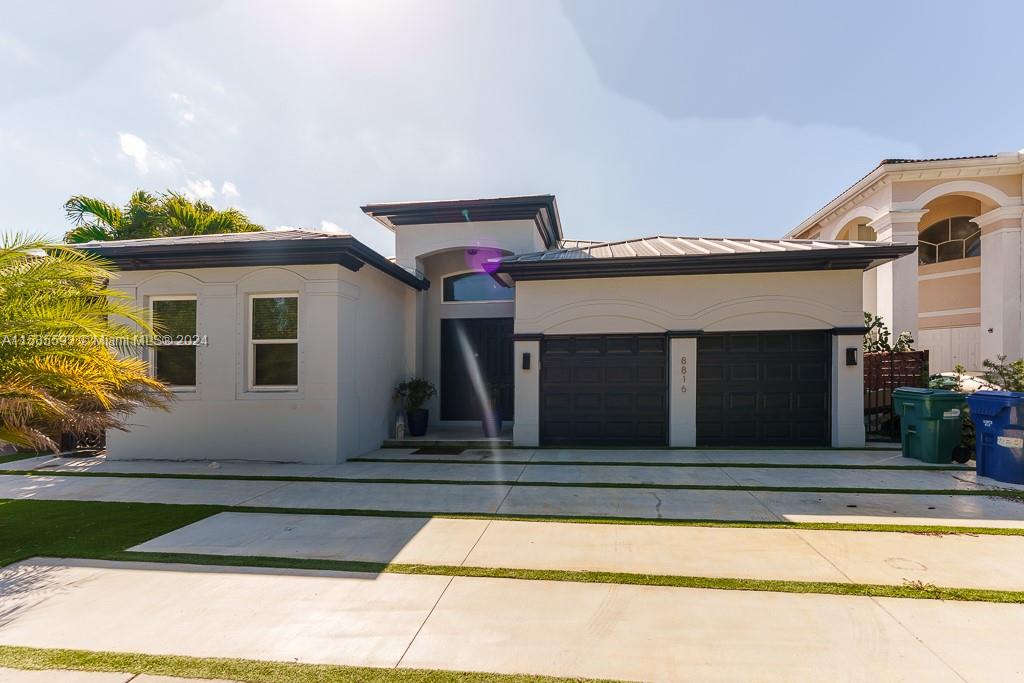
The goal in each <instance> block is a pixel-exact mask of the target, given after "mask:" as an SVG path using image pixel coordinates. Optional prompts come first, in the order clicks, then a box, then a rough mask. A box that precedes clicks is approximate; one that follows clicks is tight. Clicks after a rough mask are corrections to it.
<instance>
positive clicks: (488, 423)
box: [480, 417, 501, 439]
mask: <svg viewBox="0 0 1024 683" xmlns="http://www.w3.org/2000/svg"><path fill="white" fill-rule="evenodd" d="M480 424H481V425H483V429H484V436H485V437H487V438H488V439H493V438H495V437H497V436H498V435H499V434H501V418H500V417H495V418H494V419H493V420H480Z"/></svg>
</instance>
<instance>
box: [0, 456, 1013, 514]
mask: <svg viewBox="0 0 1024 683" xmlns="http://www.w3.org/2000/svg"><path fill="white" fill-rule="evenodd" d="M456 467H458V465H456ZM779 471H780V472H783V471H786V470H779ZM847 472H852V473H854V474H860V471H857V470H849V471H847ZM897 474H899V473H897ZM905 474H907V475H917V474H920V473H918V472H907V473H905ZM924 474H931V473H927V472H926V473H924ZM957 474H959V473H957ZM0 498H13V499H39V500H100V501H122V502H144V503H147V502H148V503H195V504H210V505H244V506H250V507H252V506H256V507H274V508H296V509H344V510H367V511H373V510H384V511H387V510H394V511H406V512H427V513H445V512H448V513H494V512H499V513H502V514H513V515H571V516H583V517H636V518H649V519H659V518H667V519H716V520H733V521H761V522H764V521H780V520H785V521H796V522H848V523H879V524H886V523H888V524H912V525H922V524H925V525H943V526H986V527H1013V528H1024V504H1022V503H1021V502H1018V501H1013V500H1007V499H1004V498H993V497H989V496H977V495H974V496H963V495H943V494H928V495H925V494H888V493H857V494H846V493H814V492H771V491H735V490H691V489H661V488H658V487H657V486H651V487H650V488H607V487H606V488H599V487H568V486H566V487H560V486H509V485H490V484H416V483H392V484H366V483H347V482H282V481H256V480H232V479H223V480H212V479H153V478H126V477H62V476H43V475H41V476H23V475H2V476H0Z"/></svg>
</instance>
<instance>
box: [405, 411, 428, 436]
mask: <svg viewBox="0 0 1024 683" xmlns="http://www.w3.org/2000/svg"><path fill="white" fill-rule="evenodd" d="M429 416H430V411H429V410H427V409H426V408H417V409H416V410H407V411H405V425H406V427H408V428H409V436H423V435H424V434H426V433H427V418H428V417H429Z"/></svg>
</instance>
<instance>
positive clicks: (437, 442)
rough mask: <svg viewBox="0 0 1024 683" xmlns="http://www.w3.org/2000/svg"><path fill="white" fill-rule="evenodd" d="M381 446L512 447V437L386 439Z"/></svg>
mask: <svg viewBox="0 0 1024 683" xmlns="http://www.w3.org/2000/svg"><path fill="white" fill-rule="evenodd" d="M381 448H490V449H502V448H512V439H505V438H497V439H444V438H441V439H430V438H423V437H421V438H418V439H385V440H384V443H382V444H381Z"/></svg>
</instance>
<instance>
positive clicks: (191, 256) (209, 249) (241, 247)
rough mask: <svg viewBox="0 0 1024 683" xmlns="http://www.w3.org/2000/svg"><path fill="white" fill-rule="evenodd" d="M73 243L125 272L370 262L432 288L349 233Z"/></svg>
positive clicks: (243, 234) (421, 286)
mask: <svg viewBox="0 0 1024 683" xmlns="http://www.w3.org/2000/svg"><path fill="white" fill-rule="evenodd" d="M74 247H75V248H77V249H82V250H83V251H86V252H89V253H91V254H96V255H97V256H101V257H103V258H105V259H107V260H109V261H111V262H113V263H114V264H115V265H116V266H117V267H118V268H120V269H122V270H160V269H169V268H216V267H225V266H265V265H282V266H283V265H308V264H319V263H336V264H338V265H341V266H344V267H345V268H348V269H349V270H351V271H357V270H359V269H360V268H362V267H363V266H364V265H370V266H372V267H374V268H376V269H377V270H380V271H381V272H383V273H386V274H387V275H390V276H391V277H393V278H395V279H397V280H399V281H401V282H404V283H405V284H407V285H409V286H411V287H415V288H416V289H427V288H428V287H429V286H430V282H429V281H427V280H426V279H425V278H423V277H420V276H419V275H417V274H415V273H412V272H410V271H408V270H406V269H405V268H402V267H401V266H399V265H397V264H395V263H394V262H392V261H390V260H388V259H386V258H384V257H383V256H381V255H380V254H378V253H377V252H376V251H374V250H373V249H370V248H369V247H367V246H366V245H365V244H363V243H362V242H360V241H359V240H357V239H356V238H355V237H352V235H348V234H345V233H327V232H315V231H312V230H297V229H287V230H267V231H260V232H236V233H224V234H216V235H188V236H182V237H157V238H151V239H138V240H115V241H110V242H102V241H93V242H84V243H82V244H76V245H74Z"/></svg>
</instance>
